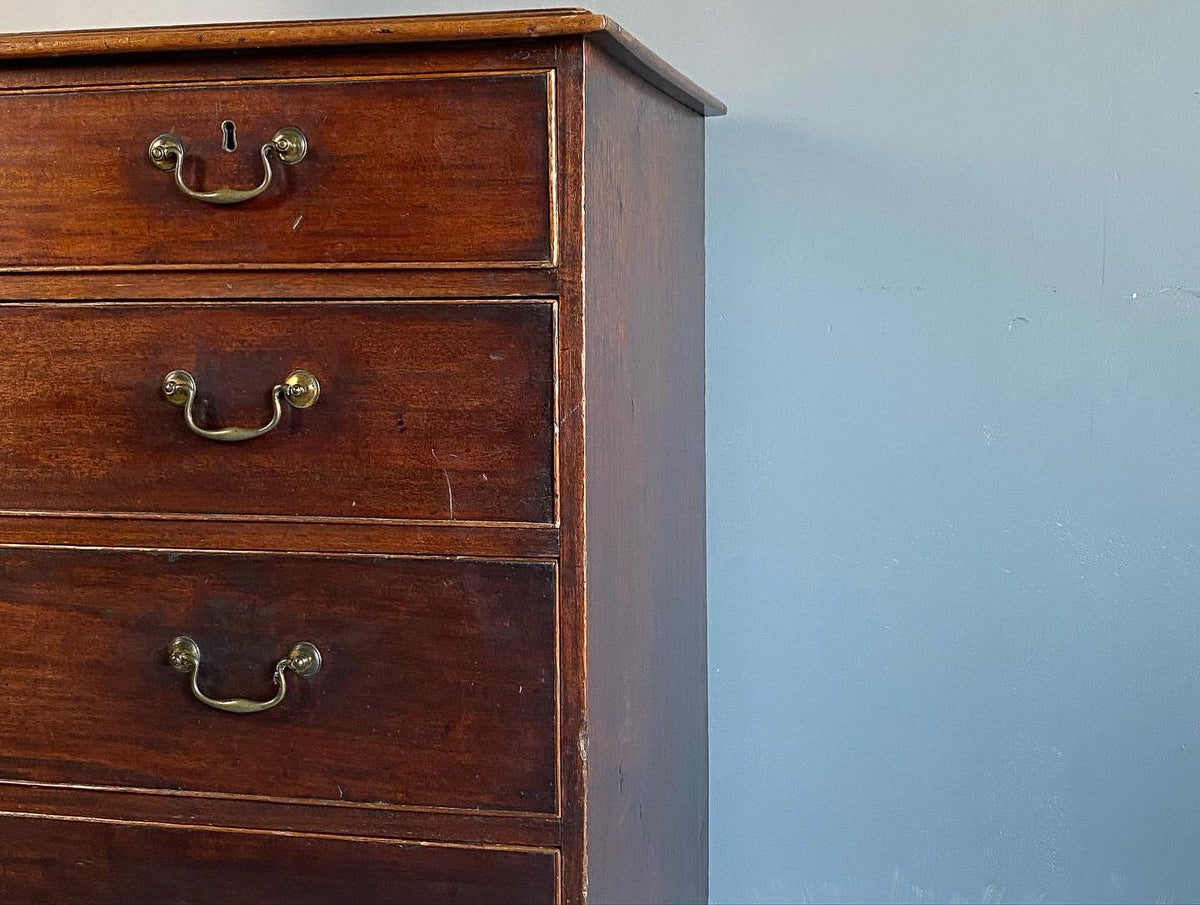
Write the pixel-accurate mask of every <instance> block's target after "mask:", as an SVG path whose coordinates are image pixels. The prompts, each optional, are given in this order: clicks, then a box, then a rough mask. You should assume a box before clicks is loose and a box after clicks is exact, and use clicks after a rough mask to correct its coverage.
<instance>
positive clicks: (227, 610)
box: [0, 549, 557, 829]
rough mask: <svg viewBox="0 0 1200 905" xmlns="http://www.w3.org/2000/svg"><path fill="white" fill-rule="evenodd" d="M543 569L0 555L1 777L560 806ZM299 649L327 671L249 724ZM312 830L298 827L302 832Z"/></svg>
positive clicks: (467, 804)
mask: <svg viewBox="0 0 1200 905" xmlns="http://www.w3.org/2000/svg"><path fill="white" fill-rule="evenodd" d="M554 584H555V579H554V567H553V565H551V564H536V563H503V562H480V561H470V560H458V561H454V560H441V559H410V558H378V557H353V558H337V557H312V556H303V557H298V556H281V555H261V554H260V555H252V554H244V555H243V554H239V555H233V554H198V553H197V554H188V553H171V554H167V553H157V554H152V553H131V552H120V551H98V550H97V551H89V550H36V549H28V550H21V549H7V550H2V551H0V622H2V623H3V624H4V625H5V626H6V628H5V631H4V632H3V634H2V635H0V662H3V663H4V664H5V680H4V683H3V685H2V686H0V778H3V779H7V780H23V781H29V782H39V783H57V784H62V783H68V784H84V785H91V786H117V787H132V788H147V789H160V790H169V789H179V790H185V791H189V792H196V793H206V792H212V793H221V794H235V795H239V794H240V795H267V796H273V797H285V798H295V799H307V800H310V801H311V802H313V803H319V802H320V801H330V802H333V803H342V802H359V803H370V804H376V805H381V806H387V805H397V806H410V807H411V806H420V807H437V808H449V807H453V808H463V809H486V810H491V811H511V812H520V813H542V814H554V813H556V811H557V779H556V774H557V766H556V764H557V754H556V751H555V727H556V719H557V717H556V703H555V696H556V685H557V678H556V666H555V659H556V658H555V650H556V628H555V603H554V592H555V591H554ZM177 635H189V636H191V637H193V638H194V639H195V640H196V641H197V642H198V644H199V645H200V648H201V651H202V653H203V660H202V667H201V673H200V679H201V688H202V689H204V691H205V693H207V694H209V695H210V696H212V697H217V698H226V697H246V698H251V699H256V700H266V699H269V698H270V697H271V696H272V695H273V694H274V691H275V688H274V686H273V685H272V682H271V673H272V669H273V667H274V664H275V662H276V661H277V660H279V659H280V658H281V657H283V656H285V655H286V653H287V651H288V650H289V649H290V647H291V646H292V644H294V643H295V642H297V641H302V640H308V641H312V642H313V643H314V644H316V645H317V647H318V648H319V649H320V651H321V653H322V656H323V657H324V661H325V662H324V666H323V667H322V670H321V672H320V673H319V674H318V675H317V676H315V677H313V678H311V679H306V680H300V679H295V678H293V679H292V681H290V682H289V686H288V693H287V697H286V698H285V700H284V701H283V702H282V703H281V704H279V705H278V706H276V707H275V708H273V709H271V710H268V711H264V712H262V713H257V714H249V715H233V714H228V713H222V712H220V711H217V710H213V709H211V708H209V707H206V706H204V705H202V704H201V703H200V702H198V701H196V700H195V699H194V698H193V697H192V694H191V691H190V690H189V689H188V687H187V677H186V676H184V675H182V674H180V673H178V672H176V671H174V670H173V669H171V668H170V666H169V665H168V663H167V661H166V649H167V645H168V644H169V643H170V641H171V639H172V638H174V637H175V636H177ZM312 828H313V827H310V829H312Z"/></svg>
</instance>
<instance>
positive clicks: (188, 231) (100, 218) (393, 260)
mask: <svg viewBox="0 0 1200 905" xmlns="http://www.w3.org/2000/svg"><path fill="white" fill-rule="evenodd" d="M549 86H550V78H549V75H548V74H547V73H545V72H531V73H502V74H494V75H461V76H441V77H413V76H394V77H383V76H381V77H377V78H370V77H368V78H359V79H354V80H346V81H335V80H322V79H310V80H305V79H293V80H286V81H274V82H272V81H265V82H257V81H256V82H245V83H240V84H239V83H234V84H219V85H208V86H190V87H189V86H170V85H168V86H165V87H147V88H126V89H81V90H76V91H70V92H46V93H14V94H8V95H3V96H0V120H3V121H4V122H8V123H13V124H17V123H20V124H21V127H20V128H11V129H3V130H0V199H2V201H3V204H4V210H5V215H4V217H2V218H0V268H5V267H7V268H38V267H66V268H71V269H84V270H86V269H90V268H104V267H131V266H132V267H138V266H147V265H171V266H182V267H211V266H244V265H253V266H255V267H262V266H268V267H270V266H275V267H289V268H290V267H325V266H330V265H337V264H354V265H373V266H385V267H387V266H412V265H427V264H440V263H446V264H452V265H456V266H462V265H471V264H478V265H495V264H506V263H509V264H513V263H545V262H549V261H550V259H551V257H552V244H553V243H552V238H551V223H552V221H553V215H552V211H551V207H552V204H553V196H552V189H551V179H550V160H551V151H550V148H551V136H550V121H549ZM226 121H229V122H231V123H233V125H234V131H233V136H232V137H233V142H232V143H234V144H235V149H234V150H233V151H226V150H224V148H223V145H224V144H225V143H226V136H225V131H224V129H223V124H224V122H226ZM287 126H294V127H297V128H299V129H300V130H301V132H302V133H303V134H304V136H305V137H306V139H307V141H308V152H307V155H306V156H305V157H304V159H303V160H301V161H300V162H298V163H296V164H295V165H286V164H283V163H281V162H280V161H279V160H278V159H277V158H275V159H273V161H272V169H273V171H274V179H273V181H272V184H271V185H270V186H269V187H268V189H267V190H266V191H264V192H263V194H262V195H261V196H259V197H258V198H256V199H254V200H252V201H247V202H245V203H241V204H236V205H231V206H221V205H214V204H209V203H205V202H202V201H197V200H193V199H191V198H187V197H185V196H184V195H183V194H182V193H181V192H180V191H179V190H178V189H177V188H176V186H175V184H174V177H173V175H172V174H171V173H169V172H164V171H163V170H160V169H159V168H157V167H156V166H155V165H154V164H153V163H152V162H151V160H150V157H149V148H150V144H151V142H152V141H153V140H154V139H155V138H156V137H157V136H159V135H160V134H163V133H171V134H173V135H174V136H175V137H176V138H178V139H179V140H180V141H181V142H182V144H183V147H184V164H183V169H182V176H183V179H184V181H185V184H186V185H187V186H189V187H191V188H193V189H198V190H204V191H211V190H215V189H221V188H238V189H245V188H249V187H254V186H257V185H258V184H259V183H260V182H261V181H262V179H263V176H264V165H263V160H262V158H261V156H260V148H261V147H262V146H263V145H264V144H265V143H267V142H268V141H270V140H271V139H272V137H273V136H274V135H275V134H276V132H278V131H279V130H280V129H281V128H283V127H287Z"/></svg>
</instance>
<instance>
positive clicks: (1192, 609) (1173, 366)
mask: <svg viewBox="0 0 1200 905" xmlns="http://www.w3.org/2000/svg"><path fill="white" fill-rule="evenodd" d="M1026 175H1027V176H1029V177H1031V178H1027V179H1026V186H1025V187H1026V191H1027V192H1028V194H1027V195H1026V196H1024V197H1020V198H1014V197H1012V196H1011V195H1006V194H1004V193H1003V192H1002V191H1000V190H999V189H1000V188H1002V186H999V185H998V184H995V183H989V180H988V179H987V178H985V177H983V176H980V175H978V174H974V173H972V172H970V171H968V170H967V169H966V168H965V167H963V166H962V165H960V164H958V163H956V162H955V161H952V160H942V161H936V162H930V161H927V160H926V161H913V162H905V161H899V160H896V159H882V158H880V157H879V156H876V155H874V154H872V153H871V152H870V151H869V150H867V149H863V148H854V147H846V146H839V145H834V144H829V143H825V142H822V141H819V140H816V139H814V138H811V137H809V136H807V135H805V134H804V133H803V132H802V131H798V130H796V129H793V128H787V127H784V126H781V125H777V124H774V123H771V122H767V121H748V120H746V119H739V118H738V117H737V115H736V111H735V114H734V115H732V116H730V117H729V118H727V119H725V120H721V121H717V122H716V123H715V125H714V126H713V127H712V128H711V129H710V130H709V156H708V187H709V233H708V235H709V239H708V250H709V262H708V270H709V319H708V331H709V332H708V412H709V416H708V419H709V421H708V427H709V436H708V456H709V460H708V461H709V551H710V554H709V555H710V573H709V574H710V582H709V608H710V617H709V618H710V663H711V676H710V695H711V739H712V754H711V765H712V774H711V776H712V779H711V797H712V814H711V824H712V845H711V859H712V869H711V876H712V901H713V902H717V903H722V902H806V901H822V902H831V901H832V902H853V901H863V902H951V901H952V902H1043V901H1059V900H1068V901H1097V902H1099V901H1161V902H1170V901H1186V900H1187V894H1188V892H1189V891H1192V892H1194V891H1195V890H1197V889H1200V861H1197V860H1196V859H1195V857H1194V853H1195V851H1196V849H1197V843H1198V842H1200V839H1198V838H1197V832H1198V830H1197V825H1196V821H1195V820H1194V815H1195V813H1197V811H1198V809H1200V785H1198V784H1197V783H1196V782H1195V777H1196V776H1197V775H1200V737H1198V735H1200V732H1198V727H1197V721H1196V720H1195V719H1194V718H1189V719H1181V718H1180V716H1179V715H1180V714H1182V713H1188V714H1194V712H1195V697H1196V693H1197V687H1196V686H1197V675H1196V670H1195V666H1194V664H1195V661H1196V657H1195V650H1196V645H1197V640H1198V636H1200V611H1198V608H1197V607H1196V606H1195V600H1196V599H1197V591H1198V590H1200V589H1198V587H1197V577H1198V574H1200V563H1198V562H1197V558H1196V555H1195V554H1196V551H1195V544H1194V542H1193V541H1192V540H1190V538H1192V537H1194V535H1195V532H1194V526H1195V516H1194V513H1195V512H1196V511H1197V510H1198V504H1200V499H1197V496H1198V491H1200V482H1197V481H1195V479H1194V468H1195V465H1194V462H1195V460H1196V454H1197V452H1198V451H1200V423H1198V420H1197V415H1196V413H1197V406H1196V405H1195V404H1194V399H1193V396H1194V388H1195V387H1196V386H1197V385H1200V356H1197V355H1195V352H1194V350H1195V338H1196V330H1195V319H1196V317H1197V315H1198V314H1200V312H1198V310H1197V305H1198V304H1200V303H1198V302H1197V299H1196V298H1194V297H1192V296H1190V295H1187V294H1186V293H1173V292H1166V293H1158V294H1156V295H1155V296H1154V297H1153V298H1152V299H1150V300H1149V301H1146V300H1133V299H1131V298H1129V296H1130V294H1131V293H1130V292H1129V291H1128V290H1126V289H1123V288H1121V287H1116V288H1114V287H1112V286H1107V287H1106V286H1105V279H1106V276H1105V270H1106V261H1105V254H1106V253H1105V251H1104V231H1105V207H1106V204H1108V203H1110V202H1111V203H1116V202H1118V201H1119V200H1120V199H1119V198H1116V199H1114V198H1113V197H1111V196H1110V197H1107V198H1106V193H1109V192H1110V191H1111V190H1110V188H1109V187H1108V186H1107V184H1106V183H1105V182H1104V181H1103V180H1102V179H1099V178H1096V176H1095V174H1094V173H1092V174H1088V173H1077V174H1074V175H1073V176H1070V177H1067V178H1066V179H1065V180H1063V181H1062V182H1055V181H1054V180H1052V179H1049V178H1046V179H1042V178H1041V177H1042V176H1048V175H1050V174H1038V173H1034V174H1026ZM1073 180H1074V181H1073ZM1051 258H1052V259H1053V267H1052V268H1047V267H1043V266H1042V265H1041V264H1040V263H1039V262H1044V261H1046V260H1048V259H1051ZM1048 270H1052V271H1053V272H1054V273H1055V274H1056V276H1057V277H1059V278H1060V279H1059V280H1056V282H1055V283H1054V284H1046V283H1044V282H1043V281H1044V273H1045V272H1047V271H1048ZM1111 273H1112V269H1111V265H1109V274H1110V276H1109V277H1108V278H1109V279H1111ZM1114 780H1120V781H1121V784H1120V785H1118V786H1115V785H1114Z"/></svg>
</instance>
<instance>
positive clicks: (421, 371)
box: [0, 302, 555, 523]
mask: <svg viewBox="0 0 1200 905" xmlns="http://www.w3.org/2000/svg"><path fill="white" fill-rule="evenodd" d="M554 330H555V325H554V306H553V305H552V304H550V303H536V302H527V303H512V304H505V303H473V304H472V303H465V304H443V303H436V304H433V303H431V304H421V303H402V304H332V303H318V304H313V303H308V304H291V303H286V304H246V305H243V304H227V303H219V304H207V305H206V304H175V303H163V304H148V305H139V304H112V305H98V306H90V305H73V304H60V303H51V304H45V305H25V304H16V305H0V335H3V336H4V342H5V354H4V355H3V356H0V387H4V391H3V392H0V461H2V462H4V468H2V469H0V510H3V511H8V512H14V511H15V512H26V511H35V512H42V511H57V512H64V511H70V512H112V513H121V512H151V513H180V514H190V515H196V514H209V515H213V514H216V515H242V516H248V517H253V516H266V517H304V518H335V519H336V518H354V519H374V518H390V519H416V520H432V521H461V522H471V521H486V522H531V523H549V522H553V521H554V429H553V408H554V343H555V339H554ZM176 369H186V370H187V371H188V372H189V373H191V374H192V375H193V376H194V379H195V383H196V388H197V389H196V397H195V399H196V404H195V406H194V412H193V415H194V417H193V420H194V421H195V422H196V424H197V426H198V427H201V428H202V429H206V430H207V429H220V428H223V427H228V426H231V425H238V426H249V427H262V426H265V425H266V424H267V423H268V422H269V421H270V417H271V414H272V405H271V400H272V395H271V393H272V387H273V386H275V385H277V384H279V383H280V381H283V380H284V379H285V377H286V376H287V375H288V374H289V373H290V372H292V371H293V369H304V370H307V371H310V372H312V373H313V374H315V375H316V376H317V378H318V379H319V382H320V396H319V398H318V399H317V401H316V403H315V404H314V405H313V406H312V407H311V408H308V409H298V408H292V407H291V406H290V405H282V406H281V408H282V409H283V410H284V411H283V414H282V418H281V421H280V423H279V426H278V427H277V428H276V429H275V430H274V431H272V432H271V433H269V434H266V435H264V436H261V437H257V438H255V439H252V440H247V441H245V442H237V443H226V442H216V441H213V440H211V439H205V438H203V437H201V436H198V435H197V434H195V433H194V432H192V430H190V429H189V428H188V426H187V425H186V424H185V420H184V410H183V408H181V407H178V406H176V405H173V404H172V403H171V402H170V401H169V400H168V399H167V398H166V397H165V396H164V394H163V390H162V382H163V379H164V377H165V376H166V375H167V374H168V373H169V372H171V371H173V370H176Z"/></svg>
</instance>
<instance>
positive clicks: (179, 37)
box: [0, 8, 725, 116]
mask: <svg viewBox="0 0 1200 905" xmlns="http://www.w3.org/2000/svg"><path fill="white" fill-rule="evenodd" d="M568 35H583V36H588V37H590V38H592V39H593V40H596V41H597V42H599V43H602V44H603V45H604V46H606V47H607V48H608V49H609V50H610V52H612V53H614V54H615V55H618V56H619V57H620V58H621V60H622V62H623V63H624V64H625V65H626V66H628V67H630V69H631V70H632V71H635V72H637V73H638V74H639V75H640V76H641V77H642V78H644V79H646V80H647V81H648V82H650V83H651V84H653V85H655V86H656V87H658V88H659V89H660V90H662V91H664V92H665V93H667V94H668V95H670V96H671V97H674V98H675V99H676V100H677V101H679V102H680V103H682V104H684V105H686V106H688V107H691V108H692V109H694V110H697V111H699V112H701V113H705V114H707V115H710V116H719V115H721V114H722V113H724V112H725V105H724V104H722V103H721V101H719V100H718V99H717V98H716V97H714V96H713V95H712V94H710V93H709V92H707V91H705V90H704V89H703V88H701V87H700V86H699V85H697V84H696V83H695V82H693V81H692V80H691V79H689V78H687V77H686V76H684V75H683V74H682V73H680V72H679V71H678V70H677V69H675V68H674V67H673V66H671V65H670V64H668V63H667V62H666V61H665V60H663V59H662V58H661V57H659V56H658V55H657V54H655V53H654V52H652V51H651V50H650V49H649V48H647V47H646V46H645V45H644V44H642V43H641V42H640V41H638V40H637V39H636V38H634V37H633V36H632V35H631V34H630V33H629V32H627V31H626V30H625V29H623V28H622V27H621V26H620V25H618V24H617V23H616V22H614V21H613V20H612V19H610V18H608V17H607V16H602V15H597V14H595V13H591V12H588V11H587V10H586V9H579V8H559V9H544V10H521V11H516V12H497V13H459V14H451V15H437V16H400V17H392V18H375V19H325V20H312V21H307V22H252V23H244V24H234V25H184V26H174V27H167V28H161V27H160V28H128V29H108V30H96V31H74V32H71V31H68V32H43V33H37V34H13V35H0V60H3V59H5V58H7V59H17V60H19V59H30V58H33V59H36V58H45V57H48V58H56V57H74V56H91V55H94V54H106V55H108V54H142V53H156V54H158V53H166V52H181V51H182V52H195V51H208V52H219V51H230V50H236V51H243V52H244V51H249V50H262V49H269V48H280V47H288V48H292V47H309V48H322V47H339V46H370V45H381V44H384V45H403V44H409V43H431V42H442V41H497V40H511V39H514V38H526V39H529V38H546V37H563V36H568Z"/></svg>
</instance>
